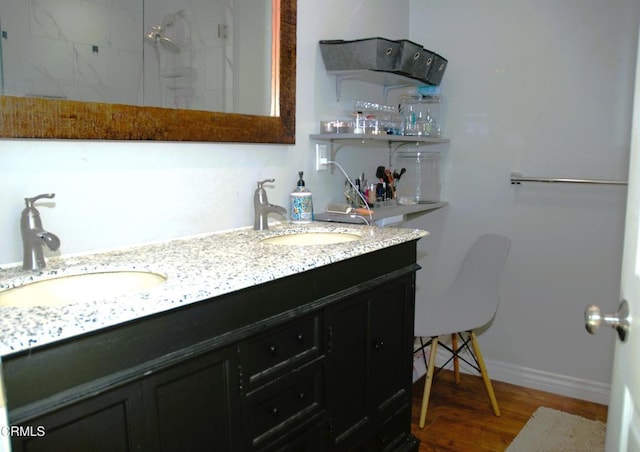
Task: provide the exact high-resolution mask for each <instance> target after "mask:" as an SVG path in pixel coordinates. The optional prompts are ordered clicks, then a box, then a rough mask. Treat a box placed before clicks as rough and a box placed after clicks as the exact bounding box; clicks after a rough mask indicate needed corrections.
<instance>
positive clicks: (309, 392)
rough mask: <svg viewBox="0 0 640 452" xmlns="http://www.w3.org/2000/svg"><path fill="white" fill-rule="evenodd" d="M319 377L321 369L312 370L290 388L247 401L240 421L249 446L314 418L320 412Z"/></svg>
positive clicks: (274, 436) (270, 438)
mask: <svg viewBox="0 0 640 452" xmlns="http://www.w3.org/2000/svg"><path fill="white" fill-rule="evenodd" d="M322 377H323V375H322V367H317V366H316V368H315V369H314V371H313V372H310V373H308V374H307V375H305V376H302V377H301V378H300V379H298V380H297V381H295V382H293V383H292V384H287V385H286V387H285V385H282V386H283V387H282V389H280V390H278V391H269V393H268V395H267V396H265V397H261V398H255V399H254V400H253V401H251V402H250V403H249V404H248V406H247V408H248V412H247V413H245V416H244V419H245V426H246V431H247V433H248V436H249V437H250V438H252V443H253V444H252V445H253V446H254V447H259V446H261V445H263V444H265V443H268V442H270V441H272V440H273V439H274V438H276V437H281V436H282V435H285V434H286V433H287V432H289V431H291V430H292V429H293V428H295V427H296V426H298V425H300V424H301V423H303V422H305V421H307V420H309V418H310V417H312V416H314V415H317V414H318V413H319V412H320V410H321V408H322V385H323V378H322Z"/></svg>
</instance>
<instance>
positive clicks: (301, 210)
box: [289, 171, 313, 224]
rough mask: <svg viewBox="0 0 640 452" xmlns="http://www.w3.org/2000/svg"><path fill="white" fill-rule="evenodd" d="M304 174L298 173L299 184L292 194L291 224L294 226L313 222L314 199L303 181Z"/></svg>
mask: <svg viewBox="0 0 640 452" xmlns="http://www.w3.org/2000/svg"><path fill="white" fill-rule="evenodd" d="M302 175H303V172H302V171H299V172H298V177H299V179H298V184H297V186H296V189H295V190H294V191H293V192H292V193H291V206H290V207H291V208H290V209H289V212H291V222H292V223H294V224H303V223H311V222H312V221H313V198H312V196H311V192H310V191H309V190H307V187H305V184H304V180H302Z"/></svg>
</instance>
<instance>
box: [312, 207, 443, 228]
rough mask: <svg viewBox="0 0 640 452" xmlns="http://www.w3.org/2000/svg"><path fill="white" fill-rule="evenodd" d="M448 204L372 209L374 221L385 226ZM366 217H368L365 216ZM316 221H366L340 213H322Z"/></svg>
mask: <svg viewBox="0 0 640 452" xmlns="http://www.w3.org/2000/svg"><path fill="white" fill-rule="evenodd" d="M448 205H449V203H448V202H434V203H429V204H414V205H411V206H400V205H396V206H383V207H374V208H373V209H371V210H372V211H373V215H372V216H373V221H374V222H375V223H377V224H379V225H381V226H385V225H387V224H389V223H385V221H384V220H385V219H392V218H393V219H394V220H396V218H395V217H397V221H394V222H392V223H391V224H395V223H399V222H402V221H405V220H406V219H407V215H411V214H418V213H426V212H429V211H432V210H436V209H440V208H442V207H446V206H448ZM365 217H366V216H365ZM314 219H315V220H316V221H327V222H335V223H360V224H362V223H363V221H364V220H362V218H360V217H351V216H350V215H347V214H340V213H330V212H321V213H318V214H316V215H315V216H314Z"/></svg>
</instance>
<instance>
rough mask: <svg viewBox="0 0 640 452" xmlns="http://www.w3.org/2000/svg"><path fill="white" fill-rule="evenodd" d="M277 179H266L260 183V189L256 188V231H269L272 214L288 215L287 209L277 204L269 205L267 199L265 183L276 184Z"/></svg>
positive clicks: (254, 202) (254, 225) (254, 201)
mask: <svg viewBox="0 0 640 452" xmlns="http://www.w3.org/2000/svg"><path fill="white" fill-rule="evenodd" d="M275 181H276V180H275V179H266V180H263V181H260V182H258V188H256V191H255V193H254V194H253V210H254V213H255V221H254V223H253V229H255V230H256V231H267V230H269V222H268V219H267V216H268V215H269V213H270V212H273V213H279V214H280V215H282V216H285V215H286V214H287V209H285V208H284V207H280V206H276V205H275V204H269V200H268V199H267V192H266V190H265V189H264V187H263V184H264V183H265V182H275Z"/></svg>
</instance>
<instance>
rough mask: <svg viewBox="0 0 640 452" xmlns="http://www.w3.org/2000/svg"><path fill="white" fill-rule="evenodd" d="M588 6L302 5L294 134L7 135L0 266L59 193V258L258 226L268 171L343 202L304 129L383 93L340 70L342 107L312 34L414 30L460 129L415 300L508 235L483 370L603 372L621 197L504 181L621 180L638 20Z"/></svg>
mask: <svg viewBox="0 0 640 452" xmlns="http://www.w3.org/2000/svg"><path fill="white" fill-rule="evenodd" d="M578 3H579V5H578ZM591 3H595V2H589V5H587V4H586V2H584V3H583V2H578V1H577V0H575V1H574V2H569V1H568V0H563V3H561V4H560V5H561V6H557V5H556V2H552V1H551V0H547V1H545V2H543V3H540V2H533V1H527V2H519V4H518V6H517V7H515V6H511V4H510V3H508V2H499V1H497V0H486V1H484V2H482V4H478V3H477V2H473V1H469V0H467V1H463V0H456V1H450V2H439V1H431V0H429V1H412V2H410V1H409V0H404V1H397V0H375V1H374V0H368V1H366V2H363V1H360V0H340V1H338V0H331V1H324V2H322V7H318V6H317V3H316V2H309V1H306V0H299V1H298V68H297V115H296V118H297V133H296V135H297V144H296V145H294V146H279V145H230V144H206V143H191V144H189V143H148V142H86V141H76V142H71V141H59V140H51V141H35V140H2V141H0V211H2V215H0V230H1V231H2V232H3V240H2V246H0V263H9V262H17V261H20V260H21V245H20V243H21V242H20V232H19V215H20V211H21V209H22V207H23V200H22V199H23V198H24V197H25V196H33V195H35V194H38V193H43V192H55V193H57V196H56V199H55V205H51V206H50V207H49V206H46V205H43V207H41V208H40V211H41V214H42V218H43V223H44V226H45V227H46V228H48V229H49V230H51V231H52V232H54V233H56V234H58V235H59V236H60V237H61V239H62V242H63V244H62V249H61V252H62V253H64V254H68V253H75V252H84V251H92V250H99V249H104V248H111V247H119V246H125V245H130V244H136V243H140V242H144V241H151V240H161V239H169V238H174V237H178V236H183V235H189V234H196V233H201V232H206V231H213V230H222V229H228V228H232V227H238V226H246V225H250V224H252V222H253V211H252V199H253V191H254V189H255V181H257V180H261V179H266V178H275V179H276V182H275V184H273V186H272V187H270V188H269V189H268V193H269V199H270V201H271V202H274V203H276V204H280V205H285V206H286V205H287V202H288V194H289V192H290V190H291V189H292V188H293V186H294V185H295V182H296V180H297V171H298V170H304V171H305V180H306V181H307V186H308V187H309V188H310V189H311V190H312V191H313V193H314V201H315V205H316V208H317V209H323V208H324V206H325V204H326V203H327V202H329V201H334V202H335V201H339V200H340V193H341V190H342V183H343V179H342V177H341V176H340V175H339V174H338V173H337V172H336V173H335V174H333V175H332V174H331V173H330V172H323V173H316V172H315V171H313V167H314V159H313V157H314V144H313V143H312V142H311V141H310V140H309V139H308V135H309V134H310V133H316V132H317V131H318V122H319V121H320V120H321V119H328V118H332V117H335V116H337V115H341V114H343V108H344V107H348V105H349V103H350V102H351V101H352V100H353V99H356V98H371V100H378V101H379V100H381V99H379V98H375V97H376V96H378V97H379V96H381V93H380V90H379V89H377V88H373V87H371V86H367V85H366V84H359V83H357V82H347V83H345V84H344V85H343V96H342V99H343V100H342V102H341V103H340V104H337V103H336V101H335V90H334V80H333V78H332V77H330V76H328V75H327V74H326V73H325V71H324V65H323V62H322V59H321V56H320V52H319V49H318V44H317V42H318V40H320V39H330V38H344V39H350V38H360V37H368V36H385V37H389V38H404V37H410V38H411V39H413V40H415V41H417V42H422V43H424V44H428V45H429V46H431V47H432V48H433V49H434V50H437V51H440V52H441V53H442V54H443V55H445V56H447V57H448V58H449V60H450V66H449V68H448V69H447V74H446V75H445V83H444V86H443V88H444V90H445V96H446V101H447V103H446V105H445V106H444V107H445V115H446V116H445V118H444V119H445V127H446V129H445V134H446V135H448V136H449V137H451V138H452V141H451V143H450V144H449V145H447V146H441V147H440V148H441V150H442V152H443V158H444V163H445V164H444V167H445V170H444V174H443V181H444V186H443V198H444V199H446V200H448V201H449V202H450V203H451V205H450V207H449V208H447V209H443V210H440V211H437V212H434V213H430V214H427V215H422V216H419V217H418V218H416V219H414V220H412V223H411V225H415V226H419V227H422V228H426V229H428V230H430V231H431V232H432V235H431V236H430V237H428V238H427V239H424V240H422V242H421V245H420V250H421V259H420V263H421V264H422V265H423V270H422V271H421V272H420V273H419V281H420V288H419V291H418V296H419V298H421V299H422V298H425V297H426V296H427V295H428V294H429V293H430V292H432V291H433V292H437V291H439V290H441V289H443V288H444V287H445V286H446V284H447V283H448V282H449V280H450V272H451V270H452V269H453V267H454V266H455V265H456V264H457V263H458V262H459V259H460V258H461V256H462V254H463V253H464V251H465V250H466V248H467V246H468V245H469V243H470V242H471V240H472V239H473V238H474V237H475V236H476V235H477V234H479V233H481V232H483V231H488V230H490V231H496V232H500V233H505V234H508V235H510V236H511V237H513V239H514V244H513V248H512V254H511V257H510V261H509V268H508V270H507V273H506V275H505V284H504V287H503V304H502V305H501V308H500V311H499V313H498V317H497V319H496V321H495V324H494V325H493V326H492V328H491V329H490V330H488V331H487V332H486V334H483V335H482V336H481V341H482V344H483V349H484V352H485V355H486V357H487V359H488V360H489V361H490V364H491V365H493V366H494V368H500V367H501V366H502V368H507V370H512V368H515V369H518V370H519V369H522V368H531V369H535V370H536V372H540V373H543V374H544V373H550V374H551V375H553V376H564V377H567V378H568V379H571V378H579V379H584V381H586V383H590V382H595V383H598V382H601V383H603V384H606V383H608V381H609V367H610V354H611V352H612V344H613V334H611V332H609V331H602V332H601V333H600V335H599V336H597V337H592V336H589V335H588V334H587V333H586V332H585V331H584V326H583V323H582V311H583V309H584V306H585V305H586V304H588V303H590V302H598V303H600V304H601V305H602V306H603V307H609V308H613V307H614V306H615V305H616V304H617V297H618V282H617V279H618V273H619V260H620V247H621V231H622V215H623V205H624V198H623V196H624V195H623V194H622V193H621V191H620V189H619V188H611V187H608V188H603V187H582V186H556V185H553V186H541V185H535V186H534V185H523V186H521V187H512V186H510V185H509V183H508V177H509V173H510V171H512V170H523V171H526V172H527V173H530V174H534V175H558V176H565V175H569V176H579V177H602V178H620V179H623V178H626V174H625V171H626V159H627V148H628V130H629V123H628V114H629V112H630V105H629V101H630V99H631V95H630V90H631V88H630V80H631V68H632V67H633V66H634V62H633V60H634V58H633V55H634V52H633V49H634V46H635V41H634V39H633V36H634V33H635V31H634V27H635V19H636V18H637V14H635V12H634V11H633V8H632V7H631V6H630V5H631V3H632V2H631V0H615V1H610V2H607V5H609V6H608V7H607V8H605V7H604V6H597V5H593V4H591ZM627 4H629V5H627ZM570 6H572V8H569V7H570ZM410 12H411V14H410ZM543 30H545V31H543ZM550 71H553V74H554V76H553V77H551V76H550V75H549V73H550ZM337 159H338V161H339V162H340V163H341V164H343V165H344V166H345V167H346V168H347V170H348V171H349V173H350V174H358V173H359V172H361V171H365V172H366V173H367V174H368V175H369V177H370V178H371V177H373V173H374V171H375V168H376V166H378V165H380V164H386V159H387V156H386V152H385V150H384V148H382V149H379V150H361V149H353V150H341V151H340V153H339V154H338V158H337ZM513 373H514V372H512V373H511V374H509V372H505V373H504V374H503V375H496V373H495V372H494V375H493V376H494V377H498V378H499V379H505V378H511V377H513ZM582 382H583V380H579V383H582Z"/></svg>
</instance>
